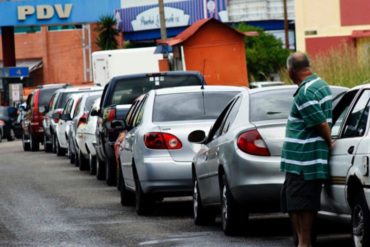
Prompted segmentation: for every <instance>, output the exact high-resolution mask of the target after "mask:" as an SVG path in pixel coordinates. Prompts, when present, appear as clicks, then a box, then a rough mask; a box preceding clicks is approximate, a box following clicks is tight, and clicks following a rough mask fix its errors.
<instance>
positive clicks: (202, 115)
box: [153, 92, 239, 122]
mask: <svg viewBox="0 0 370 247" xmlns="http://www.w3.org/2000/svg"><path fill="white" fill-rule="evenodd" d="M238 93H239V92H204V93H202V92H196V93H177V94H165V95H158V96H157V97H156V98H155V101H154V107H153V109H154V110H153V122H166V121H186V120H201V119H216V118H217V117H218V115H219V114H220V113H221V111H222V110H223V109H224V108H225V106H226V104H227V102H229V101H230V100H231V98H232V97H234V96H235V95H236V94H238Z"/></svg>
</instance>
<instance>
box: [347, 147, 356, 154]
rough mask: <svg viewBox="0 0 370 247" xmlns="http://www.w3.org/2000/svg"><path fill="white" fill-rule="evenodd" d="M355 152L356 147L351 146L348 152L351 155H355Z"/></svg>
mask: <svg viewBox="0 0 370 247" xmlns="http://www.w3.org/2000/svg"><path fill="white" fill-rule="evenodd" d="M353 151H355V146H350V147H349V148H348V150H347V152H348V153H349V154H353Z"/></svg>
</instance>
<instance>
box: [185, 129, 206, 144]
mask: <svg viewBox="0 0 370 247" xmlns="http://www.w3.org/2000/svg"><path fill="white" fill-rule="evenodd" d="M205 139H206V133H205V132H204V131H203V130H195V131H193V132H191V133H190V134H189V135H188V140H189V142H192V143H198V144H201V143H203V142H204V141H205Z"/></svg>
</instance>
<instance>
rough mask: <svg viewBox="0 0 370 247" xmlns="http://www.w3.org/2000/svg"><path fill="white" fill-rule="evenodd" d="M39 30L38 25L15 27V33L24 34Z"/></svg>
mask: <svg viewBox="0 0 370 247" xmlns="http://www.w3.org/2000/svg"><path fill="white" fill-rule="evenodd" d="M40 31H41V27H40V26H30V27H15V28H14V33H15V34H24V33H37V32H40Z"/></svg>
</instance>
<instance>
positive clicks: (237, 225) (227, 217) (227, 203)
mask: <svg viewBox="0 0 370 247" xmlns="http://www.w3.org/2000/svg"><path fill="white" fill-rule="evenodd" d="M221 181H222V184H221V222H222V230H223V231H224V234H225V235H227V236H233V235H237V234H240V233H241V232H242V230H243V226H244V223H246V222H243V221H244V220H245V221H247V220H248V214H247V213H246V209H244V210H241V209H240V207H239V205H238V204H237V202H236V201H235V199H234V198H233V196H232V194H231V191H230V188H229V185H228V182H227V179H226V175H225V174H223V175H222V178H221Z"/></svg>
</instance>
